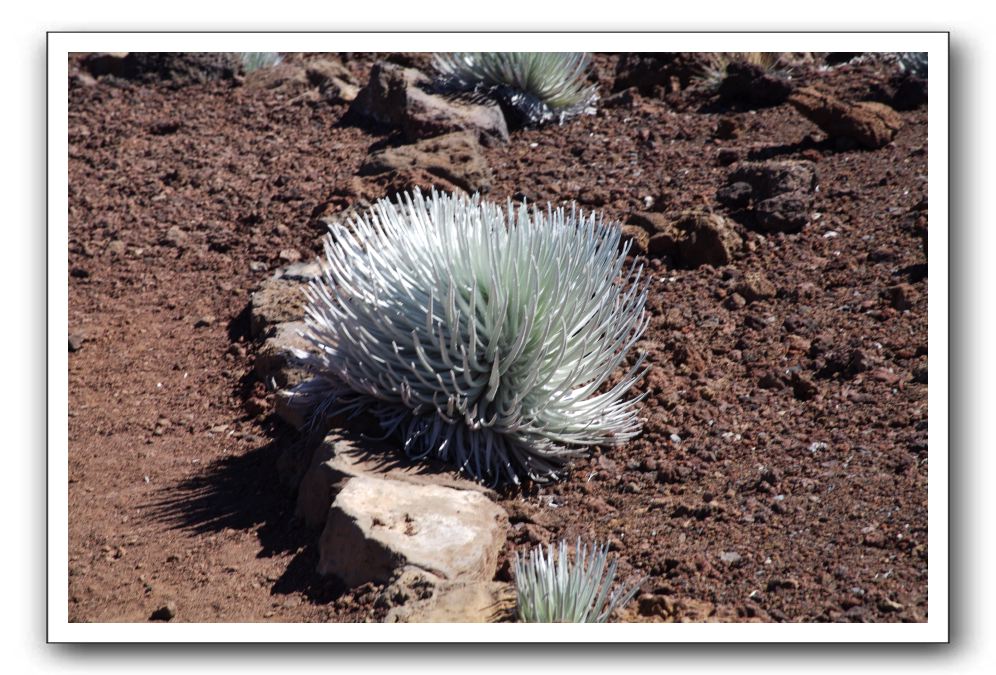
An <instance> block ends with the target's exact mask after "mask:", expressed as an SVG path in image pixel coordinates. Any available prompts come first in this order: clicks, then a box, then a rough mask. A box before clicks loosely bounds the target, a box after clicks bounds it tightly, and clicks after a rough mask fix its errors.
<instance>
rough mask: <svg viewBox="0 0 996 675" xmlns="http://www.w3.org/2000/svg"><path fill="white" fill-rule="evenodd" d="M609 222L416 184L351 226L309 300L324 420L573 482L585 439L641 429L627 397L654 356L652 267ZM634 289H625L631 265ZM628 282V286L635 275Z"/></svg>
mask: <svg viewBox="0 0 996 675" xmlns="http://www.w3.org/2000/svg"><path fill="white" fill-rule="evenodd" d="M619 244H620V228H619V226H618V225H617V224H615V223H611V222H607V221H605V220H604V219H603V218H602V216H601V215H599V214H595V213H582V212H581V211H579V210H577V209H576V208H575V207H574V206H573V205H572V206H571V207H570V208H569V209H565V208H553V207H552V206H549V205H548V206H547V208H546V209H538V208H533V209H529V208H528V207H527V206H526V205H525V204H519V205H513V203H512V202H511V201H510V202H509V203H508V205H507V207H506V208H502V206H500V205H498V204H495V203H490V202H485V201H481V200H480V199H479V198H478V197H477V196H476V195H475V196H473V197H470V196H466V195H462V196H451V195H447V194H440V193H437V192H435V191H433V192H432V194H430V195H429V196H428V197H425V196H423V195H422V194H421V192H419V191H418V190H415V191H414V192H412V193H411V194H405V195H403V196H402V197H401V199H400V201H399V202H398V203H395V202H391V201H388V200H386V199H383V200H380V201H379V202H377V204H376V205H375V206H374V207H373V208H372V209H371V210H370V211H369V212H368V213H366V214H365V215H359V216H355V217H354V218H353V219H352V220H351V221H349V222H348V223H347V224H341V223H337V224H334V225H333V226H332V227H331V232H330V233H329V235H328V236H327V237H326V241H325V257H326V264H325V266H324V267H325V270H324V274H323V276H322V277H321V278H320V279H318V280H316V281H314V282H313V283H312V284H311V286H310V288H309V293H308V303H307V307H306V323H307V325H308V330H307V331H306V337H307V338H308V339H309V340H310V341H311V342H312V343H313V344H314V345H315V346H316V347H317V349H318V351H319V352H320V353H319V354H318V355H308V354H305V353H303V352H302V353H299V356H300V357H301V358H302V359H304V361H305V364H306V365H308V366H309V367H310V369H311V370H312V372H313V373H315V374H316V375H317V377H315V378H314V379H312V380H310V381H308V382H306V383H304V384H303V385H300V386H299V387H298V388H297V390H296V392H297V394H299V395H300V396H301V397H302V398H303V400H304V405H311V406H315V408H316V409H317V410H318V411H319V412H318V414H319V415H322V414H329V415H333V414H352V413H357V414H358V413H360V412H371V413H373V414H374V415H376V416H377V418H378V419H379V421H380V424H381V426H382V427H383V428H384V430H385V432H386V433H387V434H392V433H400V435H401V437H402V439H403V442H404V448H405V450H406V451H407V452H408V454H409V455H410V456H412V457H416V458H420V457H425V456H427V455H430V454H431V455H435V456H437V457H439V458H441V459H442V460H444V461H448V462H450V463H452V464H454V465H456V466H457V467H459V468H460V469H461V470H462V471H464V472H465V473H467V474H469V475H470V476H472V477H474V478H476V479H478V480H481V481H485V482H490V483H492V484H497V483H502V482H513V483H519V481H520V479H521V478H522V477H529V478H530V479H532V480H535V481H540V482H544V481H548V480H551V479H556V478H559V477H560V476H561V473H562V470H563V467H564V466H565V465H566V464H567V463H568V462H569V460H570V459H571V458H574V457H577V456H579V455H581V454H583V452H584V447H585V446H592V445H614V444H618V443H622V442H624V441H626V440H628V439H630V438H632V437H633V436H635V435H636V434H638V433H639V431H640V420H639V419H638V418H637V416H636V410H635V406H636V403H637V402H638V401H639V400H640V399H642V398H643V396H639V397H637V398H635V399H629V400H625V399H624V396H625V395H626V393H627V392H628V391H629V390H630V389H631V388H632V387H633V385H634V384H635V383H636V382H637V381H638V379H639V378H640V377H641V376H642V374H643V372H644V370H643V368H642V362H643V359H644V355H642V354H641V355H640V356H639V357H638V358H636V359H634V363H632V364H631V365H630V367H629V368H628V370H627V371H626V372H624V373H621V377H619V378H618V379H617V380H613V381H610V379H611V378H612V377H613V375H614V374H615V373H616V370H617V368H618V367H619V366H620V365H621V364H623V363H624V361H625V359H626V355H627V352H629V350H630V349H631V347H633V345H634V344H635V343H636V341H637V340H638V339H639V338H640V336H641V334H642V333H643V331H644V330H645V328H646V325H647V317H646V313H645V312H644V304H645V301H646V289H645V284H644V283H641V272H642V267H637V265H636V264H635V263H634V265H633V266H632V267H630V268H628V270H626V271H625V272H624V270H623V267H624V263H625V254H626V251H627V250H628V248H629V243H628V242H627V243H626V245H625V246H624V247H623V248H622V250H620V246H619ZM621 273H622V274H623V279H622V280H621V281H622V282H623V283H620V279H619V277H620V274H621ZM627 282H628V283H627Z"/></svg>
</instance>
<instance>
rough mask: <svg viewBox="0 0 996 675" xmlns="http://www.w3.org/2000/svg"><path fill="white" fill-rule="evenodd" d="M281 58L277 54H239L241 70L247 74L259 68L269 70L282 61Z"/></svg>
mask: <svg viewBox="0 0 996 675" xmlns="http://www.w3.org/2000/svg"><path fill="white" fill-rule="evenodd" d="M283 58H284V57H283V56H281V55H280V53H279V52H239V59H240V60H241V61H242V70H244V71H245V72H247V73H251V72H252V71H254V70H259V69H260V68H271V67H273V66H275V65H277V64H278V63H280V62H281V61H283Z"/></svg>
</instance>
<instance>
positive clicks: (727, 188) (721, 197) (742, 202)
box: [716, 181, 754, 211]
mask: <svg viewBox="0 0 996 675" xmlns="http://www.w3.org/2000/svg"><path fill="white" fill-rule="evenodd" d="M753 192H754V191H753V188H751V186H750V183H745V182H743V181H738V182H736V183H730V184H729V185H724V186H723V187H721V188H719V190H717V191H716V201H717V202H719V203H720V205H722V206H724V207H726V208H727V209H730V210H731V211H736V210H739V209H746V208H747V207H748V206H749V205H750V198H751V195H752V194H753Z"/></svg>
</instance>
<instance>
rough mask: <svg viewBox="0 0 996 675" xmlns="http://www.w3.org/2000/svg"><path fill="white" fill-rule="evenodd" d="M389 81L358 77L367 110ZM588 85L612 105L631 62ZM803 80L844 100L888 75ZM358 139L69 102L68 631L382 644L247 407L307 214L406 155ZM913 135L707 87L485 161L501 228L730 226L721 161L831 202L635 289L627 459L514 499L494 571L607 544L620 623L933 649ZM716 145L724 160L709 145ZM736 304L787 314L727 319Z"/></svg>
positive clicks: (103, 100)
mask: <svg viewBox="0 0 996 675" xmlns="http://www.w3.org/2000/svg"><path fill="white" fill-rule="evenodd" d="M324 57H325V58H327V57H329V55H324ZM297 58H313V55H309V56H307V57H297ZM333 58H336V57H335V56H334V55H333ZM375 58H377V57H375V56H373V55H362V54H354V55H351V56H350V57H349V58H348V60H347V61H346V63H347V65H348V67H349V68H350V69H351V70H352V71H353V72H354V74H355V75H356V77H357V78H358V80H359V81H360V82H363V81H364V78H365V77H366V74H367V73H368V72H369V68H370V66H371V65H372V64H373V62H374V60H375ZM596 61H597V65H598V67H599V71H600V73H601V76H602V84H603V90H604V89H605V87H607V86H608V85H610V84H611V80H612V73H613V71H614V67H615V61H616V57H615V56H611V55H600V56H598V58H597V59H596ZM78 70H79V65H78V59H76V58H75V57H74V58H73V59H72V62H71V71H72V72H73V73H74V74H75V73H77V72H78ZM795 77H796V79H797V80H799V81H801V82H803V83H806V84H818V85H819V86H821V87H823V88H824V89H826V90H828V91H832V92H838V93H841V94H842V95H845V94H846V95H848V96H854V93H855V92H856V91H857V92H860V91H864V90H866V89H867V84H868V83H869V82H872V83H874V81H875V78H880V77H881V75H880V73H878V72H877V71H875V70H874V69H861V68H844V69H840V70H834V71H819V70H816V69H809V70H803V71H801V72H797V73H796V74H795ZM605 93H607V92H605ZM345 111H346V106H345V105H342V104H338V105H333V104H327V103H320V104H315V103H309V102H308V101H307V100H299V101H288V100H286V99H283V98H280V97H279V95H278V94H276V93H274V92H270V91H265V90H264V91H260V90H250V89H248V88H246V87H242V86H238V85H237V84H232V83H228V82H210V83H207V84H194V85H190V86H186V87H182V88H171V87H168V86H164V85H162V84H161V83H160V84H157V83H146V84H142V83H137V82H126V81H117V82H115V81H110V80H101V81H100V82H98V83H96V84H92V83H91V84H80V81H79V80H75V81H74V82H73V83H72V84H71V86H70V110H69V144H70V156H69V190H70V194H69V197H70V200H69V203H70V206H69V225H70V230H69V231H70V242H69V252H68V254H69V265H70V270H71V274H70V278H69V280H68V283H69V320H70V325H69V332H70V333H71V334H80V335H82V336H83V337H84V339H85V341H84V343H83V345H82V348H81V349H80V350H79V351H76V352H75V353H73V354H71V355H70V366H69V397H70V400H69V407H70V418H69V475H70V480H69V486H68V488H69V556H70V558H69V573H70V583H69V592H70V608H69V613H70V620H72V621H98V622H99V621H146V620H148V619H149V617H150V615H151V614H152V613H153V612H154V611H155V610H156V609H157V608H159V607H162V606H164V605H166V604H167V603H172V604H173V605H174V606H175V608H176V617H175V618H174V619H173V620H174V621H228V622H234V621H362V620H366V619H370V618H377V613H376V610H375V608H374V607H373V600H374V598H375V597H376V593H377V590H378V589H377V588H376V587H374V586H367V587H363V588H360V589H356V590H354V591H351V592H343V590H342V589H341V588H339V587H338V586H337V585H336V584H335V583H334V582H329V581H323V580H322V579H320V578H319V577H317V576H316V575H315V573H314V566H315V563H316V561H317V554H316V552H315V548H314V543H315V533H314V532H308V531H306V530H305V529H304V528H303V526H302V525H301V524H300V523H298V522H297V521H295V519H294V518H293V505H294V501H293V500H294V496H293V494H292V493H290V492H288V491H287V490H286V489H284V488H282V487H281V486H280V485H279V483H278V481H277V480H276V479H275V469H274V462H275V460H276V457H277V456H278V454H279V453H280V451H281V450H282V449H283V448H284V447H286V445H287V444H290V443H294V442H296V435H295V433H294V432H293V431H291V430H290V429H289V428H287V427H285V426H283V425H282V423H281V422H280V421H278V420H277V419H276V418H275V417H274V416H272V415H270V414H269V411H268V410H264V409H262V408H261V406H260V401H261V398H262V396H263V387H262V384H261V383H258V382H255V381H254V376H253V375H252V364H253V351H254V349H255V345H254V344H253V343H252V342H251V341H250V338H249V336H248V322H247V314H246V311H245V310H246V305H247V301H248V298H249V294H250V292H251V291H252V290H253V289H254V288H255V287H256V286H257V285H258V284H259V283H260V282H261V281H262V280H263V279H265V278H266V277H267V276H268V275H269V274H271V273H272V271H273V270H274V269H275V268H276V267H278V266H280V265H282V264H284V263H285V262H286V260H287V259H289V258H293V257H294V254H293V253H288V251H291V250H292V251H296V252H297V253H299V254H300V255H301V256H303V257H304V258H311V257H313V256H315V255H317V253H318V251H319V237H320V235H321V234H322V233H321V231H320V230H319V229H317V228H316V227H314V225H312V224H310V223H313V218H312V214H313V211H314V210H315V209H316V207H318V206H319V205H320V204H323V203H325V202H326V200H327V199H328V197H329V195H330V194H332V193H334V192H335V191H336V190H341V189H342V188H343V186H348V185H349V184H350V181H351V179H352V178H353V176H354V175H355V174H356V173H357V170H358V168H359V166H360V164H361V163H362V162H363V160H364V158H365V156H366V155H367V153H368V151H369V150H370V149H371V147H381V146H383V145H385V144H388V143H393V142H394V139H393V137H392V136H391V135H390V133H389V132H386V131H378V130H375V129H369V128H362V127H359V126H354V125H349V124H343V123H341V120H342V117H343V115H344V113H345ZM902 118H903V121H904V127H903V129H902V130H901V131H900V132H899V134H898V135H897V137H896V139H895V141H894V142H893V143H892V144H890V145H888V146H886V147H884V148H881V149H879V150H874V151H862V150H848V151H837V150H836V149H835V148H834V146H833V145H832V144H831V143H825V142H822V141H821V137H820V136H819V134H818V130H817V128H816V127H815V126H814V125H812V124H811V123H810V122H808V121H807V120H805V119H804V118H802V117H801V116H800V115H799V114H798V113H796V112H795V111H794V110H793V109H792V108H791V107H789V106H788V105H780V106H776V107H773V108H766V109H759V110H753V111H743V112H737V111H731V110H727V109H723V108H722V107H720V106H716V105H714V101H713V100H712V99H711V98H710V95H709V94H708V93H707V92H704V91H703V90H702V89H701V88H694V87H693V88H690V89H686V90H684V91H681V92H678V93H674V94H668V95H667V96H666V97H664V98H655V97H650V96H648V97H642V96H637V97H636V98H635V101H634V102H633V103H632V104H630V105H622V106H619V107H611V108H609V107H602V108H601V109H600V110H599V112H598V114H597V115H594V116H584V117H581V118H579V119H576V120H573V121H571V122H569V123H568V124H565V125H564V126H556V125H554V126H547V127H544V128H541V129H534V130H524V131H515V132H513V134H512V137H511V141H510V142H509V143H508V144H506V145H496V146H494V147H489V148H486V149H485V153H486V157H487V159H488V161H489V163H490V164H491V167H492V169H493V171H494V174H495V185H494V189H493V190H492V192H491V194H490V195H489V197H491V198H494V199H498V200H504V199H507V198H509V197H512V196H513V195H515V196H517V197H521V196H526V197H528V198H529V199H530V200H531V201H539V202H543V201H548V200H549V201H556V202H560V201H562V200H577V201H578V202H580V203H581V204H583V205H586V206H589V207H597V208H599V209H602V210H604V211H605V212H606V213H607V214H608V215H609V216H610V217H612V218H614V219H617V220H619V221H622V222H625V221H626V220H628V219H629V217H630V216H631V215H632V214H633V213H635V212H638V211H643V210H646V208H647V203H648V201H646V200H645V198H647V197H649V198H651V199H652V200H653V206H652V207H651V208H652V209H653V210H657V211H662V212H665V213H667V214H673V213H677V212H679V211H681V210H684V209H689V208H695V209H700V210H713V209H716V208H717V206H716V203H715V192H716V190H717V188H719V187H720V186H721V185H722V184H723V182H724V179H725V176H726V174H727V172H728V169H727V168H726V167H724V166H722V165H721V162H720V161H719V155H720V152H721V151H722V150H724V149H731V148H732V149H735V150H736V152H737V153H739V156H742V157H756V158H771V159H799V158H804V159H809V160H811V161H814V162H815V163H816V167H817V172H818V176H819V191H818V193H817V194H816V198H815V211H816V212H818V213H819V214H820V216H819V218H818V219H816V220H814V221H813V222H811V223H810V224H808V225H807V226H806V227H805V228H804V229H803V231H802V232H801V233H799V234H792V235H784V234H774V235H765V236H762V235H760V234H758V233H757V232H755V231H753V230H751V229H749V228H743V229H742V230H741V233H742V234H743V235H744V236H745V238H746V250H745V253H744V254H743V255H742V256H741V257H739V258H738V259H736V260H734V261H733V262H732V263H731V264H730V265H728V266H726V267H721V268H714V267H710V266H702V267H699V268H697V269H693V270H681V269H669V268H667V267H666V266H665V265H663V264H662V263H661V261H659V260H650V261H649V263H648V265H649V269H650V271H651V272H652V274H653V277H654V278H653V281H652V286H651V293H650V298H649V301H648V309H649V310H650V312H651V313H652V320H651V324H650V328H649V330H648V331H647V334H646V335H645V337H644V339H643V340H642V343H641V348H642V349H645V350H647V351H648V352H649V361H650V363H652V364H653V368H652V370H651V371H650V373H649V375H648V377H647V379H646V381H645V383H644V385H643V386H645V387H646V388H648V389H649V391H650V395H649V396H648V398H647V399H646V402H645V404H644V408H643V414H644V416H645V417H646V418H647V421H646V424H645V430H644V433H643V434H642V436H640V437H639V438H638V439H637V440H635V441H634V442H632V443H630V444H628V445H626V446H623V447H619V448H613V449H605V450H595V451H594V453H593V454H592V456H591V458H590V459H588V460H584V461H581V462H579V463H577V464H576V466H575V468H574V471H573V472H572V473H571V475H570V477H569V478H568V479H567V480H566V481H564V482H562V483H560V484H557V485H553V486H550V487H542V488H535V489H532V490H530V491H528V492H524V493H515V494H508V495H505V496H503V497H502V500H501V501H502V504H503V505H504V506H506V507H507V508H509V509H510V511H511V512H512V515H513V523H514V524H513V530H512V533H511V536H510V540H509V545H508V548H507V550H506V552H505V554H504V559H505V560H507V558H508V556H511V555H512V554H513V553H514V552H515V551H516V550H525V549H526V548H528V547H530V546H532V545H534V544H535V543H537V542H544V541H555V540H557V539H561V538H567V539H569V540H573V539H574V538H575V537H577V536H579V535H580V536H582V537H584V538H585V539H600V540H608V541H609V542H610V544H611V547H612V549H613V551H614V555H615V556H617V557H618V559H619V560H620V576H621V577H622V578H624V579H626V578H636V577H644V578H645V580H644V582H643V589H642V590H643V593H644V596H643V601H642V602H640V603H637V602H634V603H633V604H632V605H631V606H630V608H629V609H628V611H627V612H626V613H625V615H624V617H623V618H624V619H625V620H629V621H650V620H660V619H661V618H664V617H670V618H677V619H684V620H705V619H711V620H727V621H743V620H748V619H761V620H767V621H841V620H845V621H924V620H925V619H926V617H927V590H926V589H927V441H926V438H927V384H926V362H927V276H926V256H925V254H924V252H923V249H922V246H921V239H920V236H921V232H920V230H919V229H918V228H921V226H922V222H924V220H925V210H924V207H925V205H926V195H927V175H926V173H927V169H926V167H927V111H926V108H925V107H923V108H920V109H919V110H914V111H910V112H903V113H902ZM720 119H732V120H733V121H735V123H736V126H737V127H739V128H740V129H741V133H740V136H739V138H737V139H735V140H721V139H719V138H716V137H715V136H716V134H715V130H716V127H717V123H718V122H719V120H720ZM918 223H919V224H918ZM174 226H176V227H178V228H180V230H181V232H182V233H183V234H184V235H185V236H186V239H185V240H184V241H183V242H181V244H180V245H177V243H176V242H175V241H174V242H170V241H168V239H169V238H168V237H166V236H165V235H166V233H167V232H168V231H169V229H170V228H171V227H174ZM834 233H835V234H834ZM282 253H283V258H282V257H281V255H282ZM746 272H757V273H760V274H762V275H763V276H764V277H765V278H767V280H768V281H770V282H771V284H772V285H773V287H774V289H775V295H774V296H773V297H770V298H767V299H760V300H757V301H755V302H752V303H749V304H746V305H744V306H740V304H741V303H739V302H738V301H737V300H736V299H735V298H733V299H731V296H732V295H733V293H734V289H735V286H736V284H737V283H738V281H739V279H741V278H742V276H743V274H744V273H746ZM902 284H905V285H906V286H904V287H903V290H902V294H903V299H904V301H903V302H897V301H896V297H895V292H890V291H888V290H887V289H889V288H890V287H895V286H897V285H902ZM896 306H899V307H900V308H901V309H897V307H896ZM834 359H836V360H837V361H838V362H840V363H838V365H840V366H842V367H843V370H842V371H840V372H835V368H834V367H833V364H834ZM828 364H829V365H828ZM849 365H850V367H848V366H849ZM838 370H839V369H838ZM792 373H794V374H795V375H794V377H795V379H796V382H797V386H792V385H791V384H787V385H773V386H774V388H766V387H765V386H762V381H763V380H765V377H766V376H768V375H771V374H775V375H779V374H782V375H785V376H786V378H791V377H793V375H792ZM775 379H777V378H775ZM771 383H772V380H771V378H768V381H767V384H768V385H771ZM798 383H801V384H798ZM499 576H500V577H503V578H508V567H507V565H505V566H503V568H502V569H501V570H500V571H499ZM651 596H652V597H651Z"/></svg>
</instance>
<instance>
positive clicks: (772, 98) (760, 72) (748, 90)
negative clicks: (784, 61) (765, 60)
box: [718, 61, 792, 108]
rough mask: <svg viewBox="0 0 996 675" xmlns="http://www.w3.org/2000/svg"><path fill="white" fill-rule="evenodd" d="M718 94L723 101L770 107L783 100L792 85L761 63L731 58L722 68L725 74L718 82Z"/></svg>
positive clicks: (790, 90) (787, 95) (751, 106)
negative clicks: (729, 62)
mask: <svg viewBox="0 0 996 675" xmlns="http://www.w3.org/2000/svg"><path fill="white" fill-rule="evenodd" d="M718 93H719V99H720V100H721V101H723V102H724V103H727V104H736V103H739V104H746V105H747V106H749V107H750V108H770V107H772V106H776V105H781V104H782V103H784V102H785V100H786V99H787V98H788V97H789V94H791V93H792V85H791V84H790V83H789V81H788V80H786V79H785V78H783V77H780V76H779V75H777V74H775V73H773V72H770V71H768V70H766V69H765V68H763V67H762V66H759V65H757V64H754V63H747V62H745V61H734V62H733V63H731V64H729V65H728V66H727V67H726V77H725V78H723V81H722V82H721V83H720V85H719V92H718Z"/></svg>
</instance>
